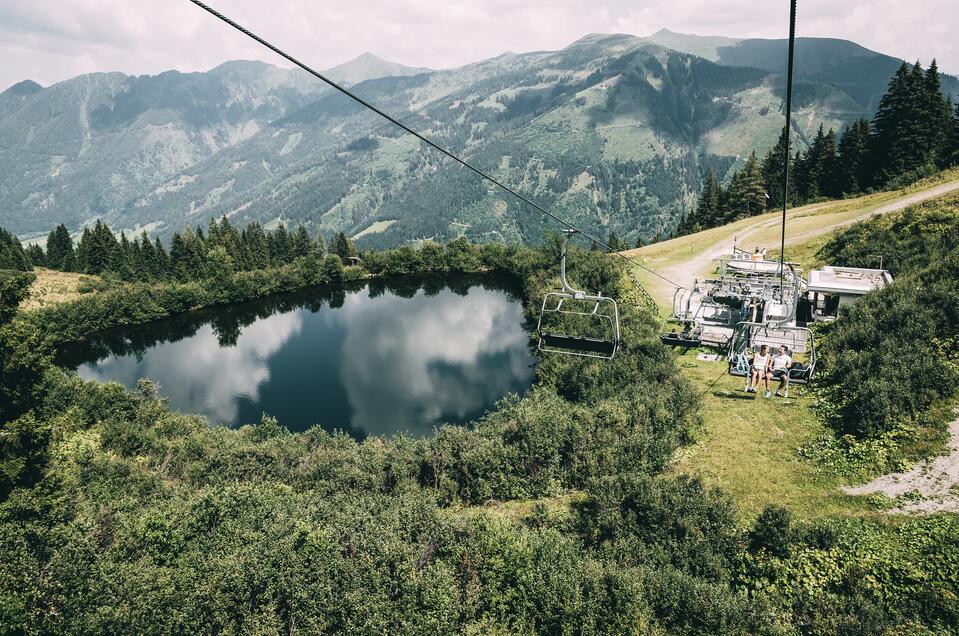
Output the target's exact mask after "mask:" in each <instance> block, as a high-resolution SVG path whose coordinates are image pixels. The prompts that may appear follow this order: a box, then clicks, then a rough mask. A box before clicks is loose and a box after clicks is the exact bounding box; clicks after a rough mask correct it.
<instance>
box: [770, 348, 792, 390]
mask: <svg viewBox="0 0 959 636" xmlns="http://www.w3.org/2000/svg"><path fill="white" fill-rule="evenodd" d="M792 366H793V359H792V356H790V355H789V348H788V347H786V345H782V346H780V347H779V354H778V355H776V356H774V357H773V361H772V371H770V373H769V374H768V377H770V378H778V379H779V388H777V389H776V396H777V397H782V396H783V394H782V390H783V388H787V387H788V386H789V369H791V368H792ZM766 397H769V389H768V385H767V389H766Z"/></svg>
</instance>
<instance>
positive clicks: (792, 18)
mask: <svg viewBox="0 0 959 636" xmlns="http://www.w3.org/2000/svg"><path fill="white" fill-rule="evenodd" d="M795 54H796V0H791V1H790V3H789V56H788V61H787V63H786V149H785V155H786V156H785V157H784V158H783V159H784V163H783V224H782V236H781V240H780V244H779V294H780V296H781V295H782V293H783V285H784V278H785V275H786V264H785V261H786V208H787V206H788V204H789V162H790V160H791V159H792V157H790V155H789V138H790V137H791V136H792V130H791V128H792V107H793V63H794V59H795Z"/></svg>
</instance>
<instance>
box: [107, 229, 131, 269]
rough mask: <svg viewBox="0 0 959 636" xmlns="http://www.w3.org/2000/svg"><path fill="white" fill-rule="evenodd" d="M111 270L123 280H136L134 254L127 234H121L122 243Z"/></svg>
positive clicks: (119, 245) (115, 254) (118, 246)
mask: <svg viewBox="0 0 959 636" xmlns="http://www.w3.org/2000/svg"><path fill="white" fill-rule="evenodd" d="M110 269H111V270H112V271H113V272H115V273H116V274H117V275H118V276H119V277H120V278H121V279H122V280H127V281H132V280H134V254H133V247H132V246H131V245H130V241H129V240H127V235H126V233H125V232H120V241H119V243H118V244H117V248H116V250H115V251H114V255H113V261H112V263H111V264H110Z"/></svg>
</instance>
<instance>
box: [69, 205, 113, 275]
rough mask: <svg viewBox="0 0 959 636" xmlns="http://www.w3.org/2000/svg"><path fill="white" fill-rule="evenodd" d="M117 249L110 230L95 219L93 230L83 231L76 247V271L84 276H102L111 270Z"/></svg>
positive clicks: (85, 229)
mask: <svg viewBox="0 0 959 636" xmlns="http://www.w3.org/2000/svg"><path fill="white" fill-rule="evenodd" d="M117 247H118V243H117V239H116V237H115V236H114V235H113V232H112V231H110V228H109V227H107V226H106V224H104V223H103V222H101V221H100V220H99V219H97V222H96V224H95V225H94V226H93V229H90V228H89V227H87V228H84V229H83V234H82V235H81V236H80V242H79V244H78V245H77V269H78V270H79V271H82V272H84V273H86V274H102V273H103V272H106V271H110V270H112V269H113V265H114V258H116V253H115V252H116V250H117Z"/></svg>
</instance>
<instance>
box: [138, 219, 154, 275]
mask: <svg viewBox="0 0 959 636" xmlns="http://www.w3.org/2000/svg"><path fill="white" fill-rule="evenodd" d="M136 244H137V245H136V247H137V250H136V255H137V261H136V263H135V267H136V269H137V271H138V272H139V276H140V279H141V280H157V279H158V278H159V275H158V272H157V262H156V250H155V249H154V248H153V243H151V242H150V238H149V237H148V236H147V233H146V232H145V231H144V232H143V234H141V235H140V239H139V241H136Z"/></svg>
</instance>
